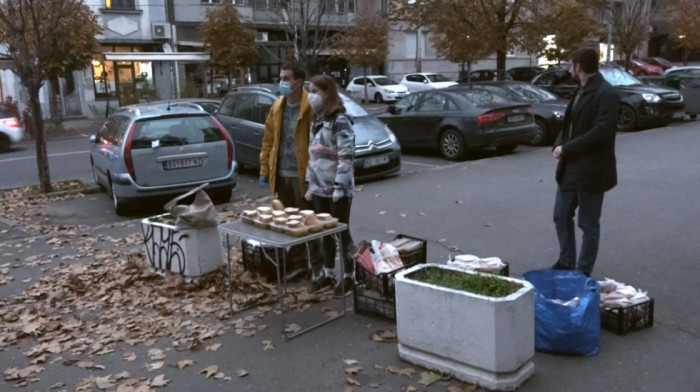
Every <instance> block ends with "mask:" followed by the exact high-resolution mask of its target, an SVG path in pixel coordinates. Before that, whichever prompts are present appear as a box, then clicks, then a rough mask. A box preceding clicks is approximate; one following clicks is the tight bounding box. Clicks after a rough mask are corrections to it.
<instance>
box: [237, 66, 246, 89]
mask: <svg viewBox="0 0 700 392" xmlns="http://www.w3.org/2000/svg"><path fill="white" fill-rule="evenodd" d="M238 72H239V74H240V75H241V86H245V68H243V67H241V68H239V69H238Z"/></svg>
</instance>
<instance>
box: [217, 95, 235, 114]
mask: <svg viewBox="0 0 700 392" xmlns="http://www.w3.org/2000/svg"><path fill="white" fill-rule="evenodd" d="M238 97H240V94H229V95H227V96H226V98H224V102H223V103H222V104H221V110H219V114H221V115H222V116H229V117H232V116H233V110H234V109H235V108H236V103H237V102H238Z"/></svg>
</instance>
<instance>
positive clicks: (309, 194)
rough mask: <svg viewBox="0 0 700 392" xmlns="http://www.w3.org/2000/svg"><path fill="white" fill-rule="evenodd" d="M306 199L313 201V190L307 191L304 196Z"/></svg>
mask: <svg viewBox="0 0 700 392" xmlns="http://www.w3.org/2000/svg"><path fill="white" fill-rule="evenodd" d="M304 199H306V200H308V201H312V200H313V199H314V195H313V194H312V193H311V191H310V190H309V191H306V195H305V196H304Z"/></svg>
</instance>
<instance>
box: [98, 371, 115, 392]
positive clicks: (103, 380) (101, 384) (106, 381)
mask: <svg viewBox="0 0 700 392" xmlns="http://www.w3.org/2000/svg"><path fill="white" fill-rule="evenodd" d="M95 385H97V388H99V389H101V390H103V391H106V390H107V389H109V388H112V387H113V386H114V380H112V375H111V374H110V375H109V376H105V377H97V378H95Z"/></svg>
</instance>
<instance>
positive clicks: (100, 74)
mask: <svg viewBox="0 0 700 392" xmlns="http://www.w3.org/2000/svg"><path fill="white" fill-rule="evenodd" d="M92 72H93V76H94V83H95V98H106V97H107V96H110V97H116V95H117V85H116V79H115V77H114V63H113V62H111V61H97V60H94V61H93V62H92Z"/></svg>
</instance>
